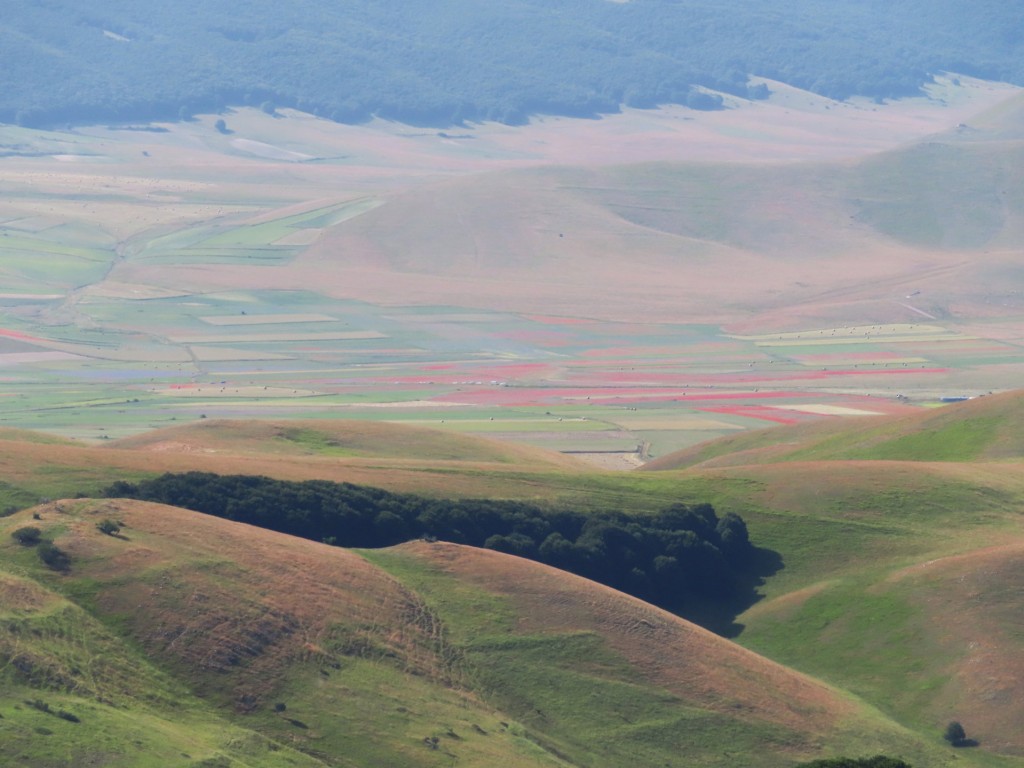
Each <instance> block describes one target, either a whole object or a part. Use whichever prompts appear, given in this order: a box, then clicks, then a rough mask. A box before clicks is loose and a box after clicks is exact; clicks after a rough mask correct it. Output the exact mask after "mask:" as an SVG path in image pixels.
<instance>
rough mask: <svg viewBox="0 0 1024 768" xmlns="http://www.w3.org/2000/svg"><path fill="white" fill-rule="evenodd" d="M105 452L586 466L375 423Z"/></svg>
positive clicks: (120, 443) (180, 435)
mask: <svg viewBox="0 0 1024 768" xmlns="http://www.w3.org/2000/svg"><path fill="white" fill-rule="evenodd" d="M104 448H108V449H109V448H113V449H122V450H141V451H151V452H158V453H168V452H169V453H194V452H199V453H207V454H216V453H222V454H230V455H237V456H247V455H252V456H260V455H267V454H271V455H275V456H281V457H289V456H291V457H300V456H303V457H312V456H323V457H330V458H336V459H370V460H388V461H393V462H394V463H395V464H396V465H397V464H400V463H401V462H408V463H410V464H430V465H435V466H436V465H447V464H455V463H462V464H473V465H476V466H478V467H482V466H483V465H486V464H495V465H516V466H519V467H523V468H525V467H529V468H531V469H542V468H547V469H577V470H582V469H583V468H584V466H585V465H583V464H582V463H581V462H579V461H577V460H575V459H573V458H571V457H569V456H565V455H564V454H560V453H557V452H555V451H547V450H544V449H543V448H533V447H530V446H525V445H518V444H508V443H501V442H498V441H495V440H488V439H486V438H482V437H474V436H470V435H459V434H453V433H451V432H443V431H441V430H435V429H428V428H425V427H415V426H407V425H400V424H390V423H387V422H377V421H344V420H293V421H236V420H230V419H210V420H207V421H202V422H199V423H195V424H187V425H183V426H177V427H169V428H166V429H159V430H154V431H151V432H144V433H142V434H138V435H133V436H132V437H127V438H123V439H121V440H114V441H111V442H109V443H105V444H104Z"/></svg>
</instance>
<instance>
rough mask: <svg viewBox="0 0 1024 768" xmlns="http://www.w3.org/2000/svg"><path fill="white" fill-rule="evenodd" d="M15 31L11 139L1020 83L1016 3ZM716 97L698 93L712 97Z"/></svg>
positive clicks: (458, 11)
mask: <svg viewBox="0 0 1024 768" xmlns="http://www.w3.org/2000/svg"><path fill="white" fill-rule="evenodd" d="M5 11H6V13H5V14H4V19H3V20H2V22H0V52H2V53H0V66H2V67H3V70H4V71H5V72H7V73H8V78H7V80H6V83H7V87H6V88H5V89H4V93H3V94H2V95H0V120H4V121H7V122H13V121H15V120H16V121H18V122H19V123H21V124H24V125H44V124H46V125H54V124H63V123H83V122H86V123H87V122H96V121H121V122H124V121H138V120H151V119H156V118H162V119H167V118H172V119H173V118H176V117H178V116H179V115H180V116H182V117H187V116H189V115H190V114H192V113H194V112H196V111H215V110H218V109H222V108H224V107H226V106H229V105H241V104H250V105H259V104H261V103H265V104H266V105H267V107H266V108H267V109H268V110H273V105H275V104H276V105H277V106H292V107H298V108H300V109H303V110H306V111H309V112H317V113H319V114H322V115H324V116H327V117H330V118H332V119H335V120H342V121H360V120H365V119H366V118H368V117H369V116H370V115H377V116H379V117H383V118H387V119H395V120H401V121H405V122H412V123H421V124H431V125H442V126H443V125H451V124H457V123H460V122H462V121H464V120H483V119H486V120H499V121H502V122H507V123H519V122H522V121H524V120H525V119H526V118H527V117H528V116H529V115H532V114H545V113H547V114H551V113H556V114H570V115H578V116H593V115H596V114H599V113H607V112H615V111H617V110H618V109H619V107H620V105H622V104H628V105H631V106H653V105H656V104H665V103H683V104H690V105H691V106H694V107H696V108H702V109H705V108H716V107H719V106H720V105H721V98H720V97H719V96H717V95H712V94H709V93H707V92H706V91H705V90H702V89H703V88H711V89H716V90H719V91H724V92H728V93H734V94H738V95H740V96H742V97H753V98H760V97H763V96H764V95H765V90H764V89H763V88H757V87H754V88H750V87H748V78H747V76H748V74H756V75H760V76H764V77H769V78H773V79H776V80H780V81H783V82H787V83H790V84H792V85H796V86H798V87H801V88H805V89H808V90H812V91H815V92H817V93H821V94H825V95H828V96H831V97H836V98H840V99H842V98H847V97H849V96H851V95H855V94H859V95H866V96H872V97H876V98H880V99H881V98H889V97H896V96H903V95H907V94H912V93H915V92H917V90H918V88H919V87H920V86H921V85H922V84H923V83H925V82H927V81H928V79H929V77H930V76H931V75H932V74H934V73H937V72H942V71H953V72H959V73H962V74H970V75H978V76H981V77H985V78H988V79H1002V80H1007V81H1015V82H1021V80H1022V78H1024V70H1022V69H1021V64H1020V61H1021V57H1020V45H1021V43H1020V40H1021V34H1020V32H1021V19H1020V16H1019V15H1018V14H1016V12H1015V11H1014V10H1013V8H1012V6H1009V5H1007V4H1006V3H1000V2H996V1H995V0H986V2H984V3H981V4H980V5H979V3H967V2H963V1H962V0H944V1H943V2H941V3H938V4H936V3H924V2H921V1H920V0H914V1H913V2H910V1H908V2H901V3H898V4H895V5H894V4H883V3H880V2H876V1H872V2H869V3H840V4H827V5H826V4H822V3H820V2H815V1H814V0H801V1H800V2H787V3H782V2H779V0H745V2H738V3H728V4H724V5H722V4H717V5H715V4H712V5H709V4H707V3H699V2H693V1H692V0H688V1H687V2H667V1H666V0H645V1H644V2H625V3H619V2H614V3H613V2H603V1H602V2H592V1H590V0H558V1H557V2H538V1H537V0H519V1H518V2H515V3H505V4H497V5H494V4H489V5H481V4H479V3H468V2H464V0H434V2H430V3H420V4H417V5H413V6H408V5H403V4H401V3H396V2H393V0H392V1H391V2H386V3H379V2H378V3H372V2H362V1H361V2H349V3H346V4H345V5H344V6H337V5H332V4H328V3H325V2H322V0H303V1H302V2H293V3H290V4H288V6H286V7H282V6H281V5H280V4H273V3H270V2H267V1H266V0H260V1H259V2H250V3H248V4H247V6H246V12H245V14H244V16H240V15H239V14H238V13H237V10H236V8H235V6H234V5H233V4H231V3H228V2H224V1H223V0H218V1H217V2H202V3H200V2H195V0H190V1H189V2H181V3H176V4H175V5H174V6H166V5H162V4H160V3H155V2H145V3H139V2H134V3H126V2H122V1H121V0H103V2H94V3H91V4H90V5H89V7H88V9H83V8H81V7H79V6H78V5H77V4H75V3H70V2H67V0H57V1H56V2H50V3H45V4H40V3H33V2H28V0H16V1H15V2H13V3H9V4H8V6H7V7H6V8H5ZM695 86H699V87H700V88H695Z"/></svg>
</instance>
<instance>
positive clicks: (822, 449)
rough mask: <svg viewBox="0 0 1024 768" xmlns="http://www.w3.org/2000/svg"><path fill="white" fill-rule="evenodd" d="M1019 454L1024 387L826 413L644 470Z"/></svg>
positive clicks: (1023, 453)
mask: <svg viewBox="0 0 1024 768" xmlns="http://www.w3.org/2000/svg"><path fill="white" fill-rule="evenodd" d="M1022 457H1024V392H1021V391H1020V390H1014V391H1011V392H1004V393H1001V394H997V395H987V396H985V397H980V398H976V399H974V400H968V401H963V402H959V403H952V404H949V405H945V406H942V407H939V408H934V409H927V410H922V411H921V412H920V413H916V414H912V415H909V416H902V417H899V418H892V417H868V418H858V419H846V420H840V419H833V420H831V421H825V422H819V423H815V424H809V425H796V426H792V427H779V428H775V429H771V430H762V431H758V432H751V433H746V434H742V435H738V436H736V437H728V438H724V439H721V440H716V441H712V442H710V443H705V444H703V445H698V446H695V447H694V448H691V449H687V450H684V451H680V452H677V453H673V454H670V455H667V456H663V457H660V458H658V459H656V460H654V461H651V462H649V463H648V464H646V465H645V466H644V470H646V471H657V470H663V469H681V468H684V467H693V466H697V465H702V466H708V467H712V466H727V465H741V464H760V463H771V462H778V461H836V460H847V459H848V460H892V461H951V462H969V461H995V460H1001V459H1020V458H1022Z"/></svg>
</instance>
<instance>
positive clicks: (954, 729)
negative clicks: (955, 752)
mask: <svg viewBox="0 0 1024 768" xmlns="http://www.w3.org/2000/svg"><path fill="white" fill-rule="evenodd" d="M942 738H944V739H945V740H946V741H948V742H949V743H950V744H951V745H952V746H954V747H966V746H969V745H970V744H971V743H972V742H971V741H970V740H969V739H968V738H967V731H965V730H964V727H963V726H962V725H960V723H959V722H957V721H956V720H953V721H952V722H951V723H949V725H947V726H946V730H945V731H944V732H943V734H942Z"/></svg>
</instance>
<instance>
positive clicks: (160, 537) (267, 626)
mask: <svg viewBox="0 0 1024 768" xmlns="http://www.w3.org/2000/svg"><path fill="white" fill-rule="evenodd" d="M34 513H35V514H37V515H39V518H40V519H39V520H37V521H34V522H35V523H36V524H37V525H38V526H39V527H41V528H42V529H43V530H44V532H45V533H46V535H49V536H52V537H53V538H54V540H55V543H56V544H57V545H58V546H59V547H61V548H62V549H63V550H65V551H66V552H67V553H68V554H69V555H70V557H71V563H72V564H71V568H70V570H69V571H68V572H67V573H66V574H64V575H62V576H56V577H46V578H48V579H49V580H51V581H53V580H55V583H58V584H59V586H58V589H60V591H62V592H64V593H65V594H67V595H68V596H70V598H71V599H72V600H74V601H76V602H77V603H78V604H79V605H80V606H82V607H84V608H85V609H86V610H87V611H88V612H89V613H91V614H92V615H93V616H95V617H98V618H99V619H101V620H102V621H103V622H104V623H105V624H107V625H108V626H109V627H112V628H116V631H118V632H119V633H122V634H123V635H124V636H125V637H127V638H128V639H129V640H130V642H131V643H132V644H133V645H134V646H136V647H138V648H140V649H141V650H142V651H143V652H144V654H145V656H146V658H147V659H148V660H150V661H151V662H153V663H155V664H156V665H157V666H158V667H160V668H161V669H163V670H166V671H169V672H170V673H171V674H172V675H173V676H174V677H175V678H176V679H177V680H179V681H182V682H183V683H185V685H187V687H188V689H189V690H191V691H192V692H193V693H194V694H195V695H197V696H199V697H201V698H202V699H203V700H204V701H206V702H207V703H209V704H212V705H213V706H214V707H216V708H217V709H219V710H220V711H221V712H224V713H227V714H228V715H229V716H230V717H232V718H234V719H235V720H236V722H239V723H244V724H245V725H246V726H247V727H249V728H252V729H254V730H256V731H258V732H260V733H263V734H265V735H266V736H268V737H270V738H272V739H275V740H278V741H280V742H282V743H287V744H289V745H291V746H293V747H295V748H297V749H299V750H301V751H303V752H306V753H308V754H310V755H313V756H315V757H317V758H318V759H320V760H322V761H323V762H324V763H325V764H328V765H380V764H402V765H410V766H412V765H443V764H449V762H450V761H452V760H454V761H457V762H458V763H459V764H464V765H481V766H482V765H489V764H494V760H496V759H499V758H498V757H497V756H498V755H500V756H502V758H501V759H502V763H503V764H508V765H544V764H552V765H553V764H566V763H568V764H575V761H574V760H573V759H572V758H571V757H567V756H566V755H564V754H562V753H561V752H559V751H558V750H555V751H554V752H551V751H550V750H548V752H544V751H543V750H538V749H537V748H536V746H533V744H541V745H544V744H549V743H563V742H566V743H570V744H571V743H572V740H571V735H569V734H565V733H562V732H560V731H559V727H558V723H548V724H546V725H544V726H540V725H538V726H532V727H533V728H534V729H535V730H536V731H537V736H536V737H529V736H528V735H527V736H523V735H522V734H521V732H520V731H519V729H518V728H510V727H509V726H508V721H509V720H511V719H512V718H509V717H508V716H507V715H503V714H502V713H501V711H500V710H499V709H495V708H494V706H493V705H492V704H490V703H489V700H490V698H491V697H494V696H495V692H494V691H488V690H481V691H478V690H477V689H476V688H475V679H476V675H475V674H474V660H473V657H472V656H471V655H469V654H468V653H466V652H464V649H463V648H461V647H460V645H459V643H458V638H456V639H454V640H453V638H452V636H451V634H450V633H449V631H448V629H447V628H446V623H445V613H444V612H443V611H438V610H436V609H435V607H434V606H433V605H432V604H431V602H430V601H429V600H425V599H424V598H423V597H422V596H421V595H420V594H418V593H417V592H416V591H413V590H412V589H410V588H409V587H408V586H406V585H405V584H403V583H402V581H401V580H399V579H397V578H394V577H392V576H390V575H388V574H387V573H386V572H385V571H384V570H382V569H381V568H379V567H377V566H374V565H371V564H370V563H368V562H367V561H366V560H365V559H363V558H362V557H360V556H358V555H356V554H354V553H352V552H348V551H344V550H340V549H337V548H331V547H327V546H325V545H321V544H317V543H314V542H309V541H305V540H300V539H295V538H292V537H288V536H284V535H281V534H277V533H272V532H268V531H264V530H261V529H256V528H252V527H249V526H245V525H241V524H237V523H232V522H229V521H224V520H219V519H216V518H211V517H207V516H203V515H200V514H197V513H193V512H188V511H185V510H181V509H177V508H172V507H166V506H162V505H154V504H147V503H140V502H134V501H125V500H103V501H95V500H65V501H59V502H53V503H50V504H48V505H45V506H42V507H37V508H36V509H35V510H34ZM104 519H115V520H118V521H120V522H121V523H123V528H122V529H121V531H120V533H119V534H118V535H116V536H109V535H104V534H102V533H100V532H99V531H98V530H97V526H96V524H97V523H98V522H99V521H101V520H104ZM28 522H32V520H31V516H30V513H29V511H26V512H22V513H18V514H17V515H15V516H13V518H7V519H4V520H3V521H2V524H0V531H2V533H3V535H4V538H5V540H6V541H8V542H9V541H10V540H9V538H7V534H9V532H10V531H11V530H13V529H14V528H16V527H18V526H20V525H23V524H25V523H28ZM5 546H6V547H8V548H10V547H17V545H14V544H11V543H8V544H6V545H5ZM397 552H398V555H399V556H401V557H408V558H414V559H417V560H419V561H420V562H421V563H424V564H427V565H429V566H436V567H439V568H442V569H444V571H445V572H446V573H448V574H450V575H451V576H453V577H454V579H455V582H456V583H458V584H468V585H470V586H473V587H476V588H481V589H483V590H485V591H487V592H490V593H492V594H495V595H498V596H500V597H501V598H504V599H505V600H507V601H508V603H509V604H510V605H511V606H512V610H513V611H514V615H515V617H516V618H515V620H514V623H515V633H516V634H523V635H528V636H538V635H549V634H550V635H555V634H566V633H568V634H579V633H585V634H588V635H593V636H596V637H597V638H599V640H600V643H601V645H602V646H604V647H605V648H606V649H607V652H608V653H611V654H613V655H614V656H616V657H618V658H620V659H621V660H622V661H621V663H624V664H625V665H627V667H626V668H627V669H628V672H624V673H623V672H620V674H625V675H626V676H627V677H628V679H630V680H631V682H630V685H633V686H643V687H650V688H652V689H653V690H654V692H655V696H656V697H658V698H660V699H661V700H662V701H663V703H664V701H668V702H669V703H668V704H664V706H665V707H666V709H667V711H669V712H671V711H673V710H676V711H678V713H679V716H680V717H683V719H684V720H685V719H686V718H691V719H692V718H693V717H694V713H695V712H699V713H703V715H702V717H703V718H710V719H709V720H707V722H706V723H705V726H704V727H707V725H708V724H712V723H713V724H715V725H716V726H717V727H721V726H722V724H723V723H725V724H730V723H731V724H733V725H731V726H729V727H734V728H740V729H743V728H748V729H760V730H762V731H765V732H767V733H770V734H771V737H770V739H769V740H768V741H767V742H766V743H765V744H764V745H763V748H764V749H765V750H767V753H766V754H767V757H766V758H765V760H766V761H765V762H764V763H763V764H765V765H786V764H788V763H789V762H791V761H792V760H793V759H795V758H797V757H799V756H806V755H808V754H818V753H820V750H821V749H822V747H823V745H837V744H844V745H845V744H849V743H854V744H858V745H861V746H862V747H863V748H865V749H869V748H874V747H876V746H877V744H878V743H879V741H881V742H882V743H886V744H891V743H896V744H899V745H900V746H901V747H908V746H910V747H913V745H914V744H915V742H914V740H913V739H912V738H910V737H908V736H906V735H905V734H904V735H901V732H900V731H899V729H896V728H893V727H892V726H891V725H889V724H886V723H885V722H884V721H881V720H878V721H876V719H875V717H874V716H873V715H872V714H871V713H870V712H867V714H865V711H863V710H862V709H861V707H860V705H857V704H855V703H853V702H851V701H850V700H848V699H846V698H845V697H844V696H842V695H841V694H839V693H838V692H836V691H834V690H832V689H829V688H828V687H826V686H824V685H822V684H820V683H818V682H816V681H814V680H812V679H810V678H807V677H805V676H803V675H800V674H798V673H795V672H792V671H790V670H787V669H785V668H784V667H781V666H780V665H778V664H775V663H772V662H770V661H768V660H766V659H764V658H761V657H759V656H757V655H756V654H754V653H752V652H750V651H746V650H744V649H742V648H740V647H738V646H736V645H733V644H731V643H730V642H728V641H726V640H723V639H722V638H720V637H717V636H715V635H712V634H711V633H708V632H706V631H704V630H702V629H700V628H698V627H696V626H694V625H692V624H689V623H688V622H685V621H683V620H681V619H679V618H677V617H675V616H672V615H671V614H668V613H665V612H663V611H660V610H657V609H654V608H652V607H651V606H649V605H646V604H644V603H642V602H640V601H638V600H635V599H633V598H629V597H627V596H625V595H622V594H620V593H617V592H615V591H613V590H610V589H607V588H604V587H601V586H599V585H596V584H593V583H590V582H587V581H585V580H583V579H580V578H578V577H574V576H571V575H568V574H565V573H562V572H558V571H555V570H553V569H551V568H547V567H545V566H541V565H538V564H535V563H531V562H528V561H524V560H521V559H519V558H514V557H511V556H506V555H501V554H498V553H493V552H484V551H477V550H473V549H471V548H466V547H460V546H457V545H448V544H434V545H427V544H423V543H420V544H410V545H405V546H403V547H400V548H399V549H398V550H397ZM0 583H2V584H3V585H4V588H3V590H2V592H0V594H2V595H3V598H4V600H5V602H6V603H7V604H8V605H9V606H14V607H17V606H18V605H21V606H27V607H31V606H37V604H38V603H39V602H40V601H41V600H44V599H45V598H46V595H45V594H43V593H42V592H39V591H37V590H36V591H34V590H32V589H30V588H25V587H24V586H23V585H21V584H17V583H8V582H7V581H0ZM470 610H471V608H470ZM591 661H592V660H591V659H586V658H579V659H576V660H573V661H572V662H571V663H572V664H574V665H580V666H581V668H584V669H585V668H586V667H587V666H588V664H589V663H590V662H591ZM78 675H79V672H78V671H77V670H70V671H69V672H68V679H67V680H66V681H65V687H67V688H69V689H72V690H74V689H76V687H77V682H76V676H78ZM80 692H81V693H82V694H83V695H86V694H87V693H88V691H87V690H86V689H85V688H84V687H83V689H82V690H81V691H80ZM665 696H668V697H669V699H667V700H666V699H665V698H664V697H665ZM496 699H497V700H501V696H500V695H498V696H496ZM277 701H287V702H288V707H287V711H286V712H284V713H281V712H278V713H276V714H275V713H274V711H273V703H274V702H277ZM125 705H128V706H130V704H126V703H124V702H123V703H122V706H125ZM533 706H534V707H535V708H537V707H540V706H547V704H546V703H544V702H540V701H537V702H536V703H535V704H534V705H533ZM575 706H577V708H580V707H589V708H593V709H595V710H600V708H601V707H602V706H603V705H602V703H601V702H600V701H598V700H595V699H594V698H593V696H591V697H589V698H587V699H586V700H582V701H580V702H578V704H577V705H575ZM537 711H539V709H537ZM396 713H397V714H396ZM601 714H602V715H604V714H606V713H601ZM480 723H483V724H484V726H481V725H480ZM654 726H655V724H653V723H647V724H646V725H645V727H654ZM417 728H418V729H420V730H418V731H417V730H416V729H417ZM427 728H432V729H434V730H433V732H434V733H441V734H445V735H446V736H445V737H443V743H444V748H443V750H434V749H432V748H430V747H429V745H428V746H427V747H424V733H425V734H427V735H429V733H431V731H430V730H426V729H427ZM414 734H419V735H418V736H415V735H414ZM879 734H881V735H879ZM495 737H499V738H495ZM728 746H729V745H722V747H721V748H722V749H726V750H727V749H728ZM336 750H344V751H342V752H337V751H336ZM436 751H441V754H435V752H436ZM619 764H623V763H621V762H619V761H618V758H614V759H612V760H611V761H610V762H609V761H599V762H597V763H595V765H619ZM631 764H644V762H643V761H642V760H641V761H640V762H639V763H631ZM687 764H689V763H687Z"/></svg>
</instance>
